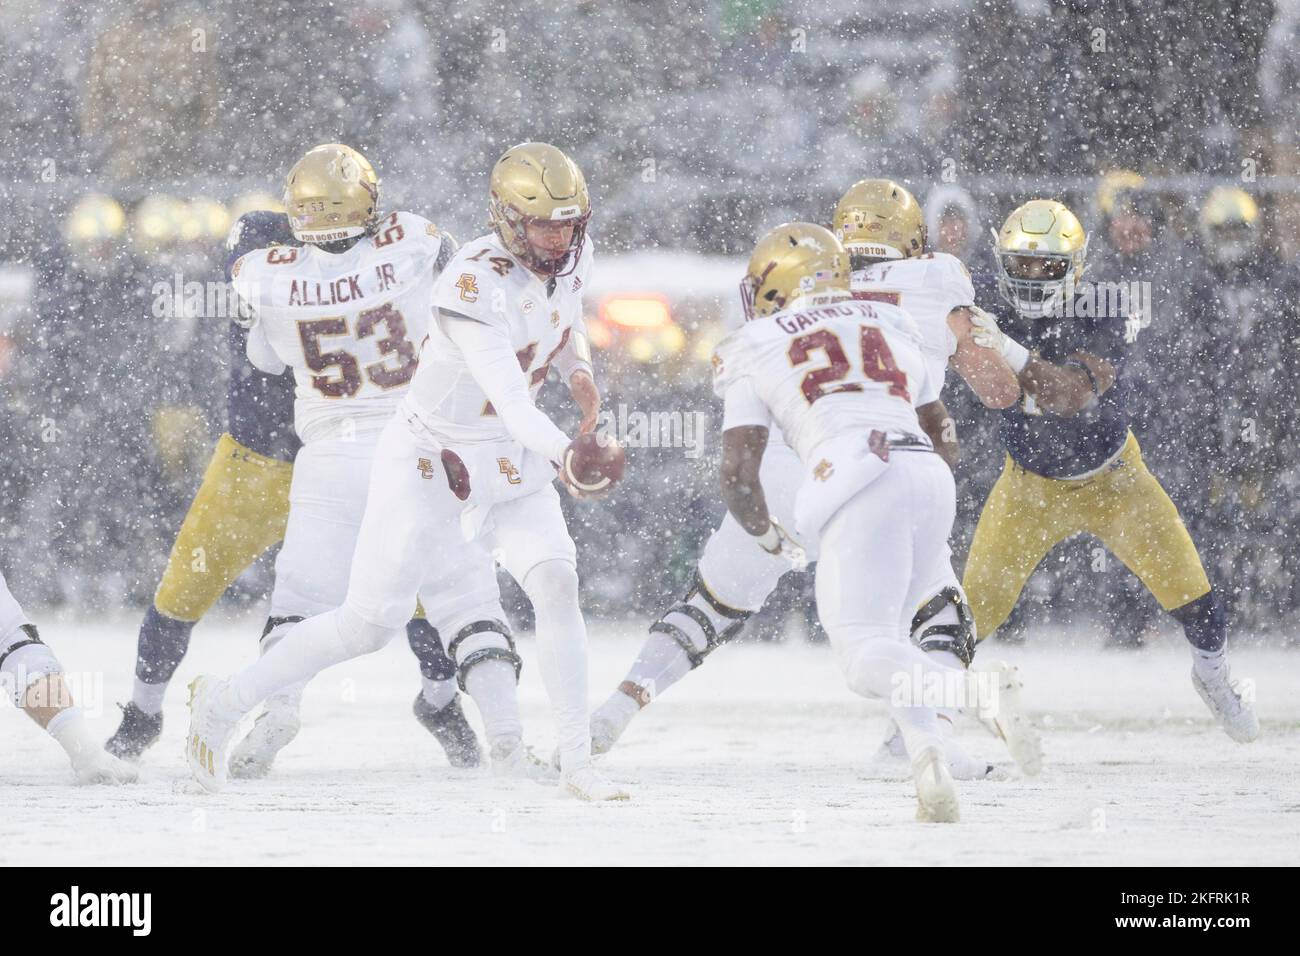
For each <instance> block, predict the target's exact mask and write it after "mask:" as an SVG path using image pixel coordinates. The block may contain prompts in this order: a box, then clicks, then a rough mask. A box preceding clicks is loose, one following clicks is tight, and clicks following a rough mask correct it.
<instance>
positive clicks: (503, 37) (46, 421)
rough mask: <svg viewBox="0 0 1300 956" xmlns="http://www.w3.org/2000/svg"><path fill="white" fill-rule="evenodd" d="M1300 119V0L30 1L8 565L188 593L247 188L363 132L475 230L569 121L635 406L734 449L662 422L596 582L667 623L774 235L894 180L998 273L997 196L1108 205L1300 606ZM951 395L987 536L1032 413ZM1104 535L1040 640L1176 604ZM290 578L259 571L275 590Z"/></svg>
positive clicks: (1195, 417)
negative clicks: (728, 329) (218, 296)
mask: <svg viewBox="0 0 1300 956" xmlns="http://www.w3.org/2000/svg"><path fill="white" fill-rule="evenodd" d="M1297 117H1300V4H1298V3H1297V2H1296V0H1277V2H1270V0H1218V2H1206V0H1182V2H1162V0H1149V2H1136V0H1125V2H1120V0H1111V2H1086V0H820V2H803V0H786V2H781V0H673V2H669V0H603V2H587V0H551V2H549V3H544V4H543V3H533V2H527V0H526V2H519V0H515V2H508V3H507V2H497V0H470V2H461V3H455V4H443V3H437V2H433V0H357V2H353V3H347V4H334V5H314V4H300V3H296V2H284V0H265V2H259V3H251V2H241V0H208V2H204V3H201V4H197V3H196V4H189V3H168V2H160V0H116V2H110V3H106V4H102V5H93V6H92V5H85V4H79V3H73V2H64V0H5V3H4V5H3V7H0V199H2V200H3V205H2V207H0V208H2V209H3V212H4V215H3V216H0V390H2V393H3V402H2V403H0V557H2V558H3V563H4V567H5V570H6V573H7V574H8V575H9V579H10V582H11V585H12V586H13V588H14V589H15V591H16V592H17V593H19V594H20V595H22V597H23V600H24V602H25V603H28V604H30V605H32V606H35V607H42V606H44V607H51V606H67V607H72V608H76V609H81V610H83V611H84V612H85V613H87V614H91V613H96V612H101V611H104V610H114V609H120V608H124V607H125V608H130V607H138V608H140V609H143V608H144V606H145V605H146V604H147V603H148V601H149V599H150V597H151V596H152V592H153V588H154V587H155V585H156V582H157V579H158V575H159V573H160V571H161V568H162V566H163V564H164V561H165V558H166V555H167V551H168V549H169V548H170V545H171V541H172V538H173V535H174V533H175V530H176V528H177V526H178V525H179V522H180V519H181V517H182V516H183V515H184V512H185V509H186V507H187V506H188V503H189V500H190V497H191V495H192V493H193V491H194V489H195V488H196V487H197V484H198V482H199V479H200V476H201V471H202V467H203V465H204V463H205V462H206V460H207V457H208V455H209V453H210V450H211V446H212V443H213V441H214V440H215V439H216V438H217V436H218V435H219V434H220V433H221V432H222V431H223V430H224V414H225V412H224V386H225V380H226V377H227V376H228V374H229V371H230V357H229V355H228V353H227V350H226V344H225V327H224V323H225V321H226V319H225V318H224V317H222V316H220V315H211V314H208V310H207V309H206V308H205V307H203V306H200V305H197V304H196V303H194V302H189V303H187V302H185V301H181V302H180V303H178V307H177V308H176V309H174V310H172V312H171V314H168V315H167V316H165V317H162V318H160V317H158V316H157V315H156V314H155V312H156V309H155V299H156V298H157V297H158V293H157V292H156V287H157V286H158V284H159V283H162V284H163V285H164V286H170V285H171V284H172V283H173V281H174V277H176V276H180V277H181V281H182V282H188V281H200V282H203V281H219V280H220V278H221V273H220V269H221V258H222V243H223V240H224V237H225V235H226V232H227V230H228V228H229V225H230V223H231V222H232V221H233V218H234V217H236V216H237V215H238V214H239V213H241V212H243V211H245V210H247V209H249V208H257V207H262V208H265V207H267V206H268V204H272V203H274V202H275V200H274V198H273V197H274V196H275V195H276V194H277V193H278V192H279V188H280V181H281V177H282V175H283V172H284V171H285V170H286V169H287V167H288V166H289V165H290V164H291V163H292V162H293V160H294V159H296V158H297V157H298V156H299V155H300V154H301V153H302V152H303V151H304V150H305V149H306V148H308V147H310V146H311V145H314V144H316V143H320V142H335V141H337V142H346V143H348V144H350V145H352V146H355V147H357V148H358V149H360V150H361V151H362V152H364V153H365V154H366V155H367V156H368V157H369V158H370V159H371V160H372V161H373V162H374V164H375V166H376V167H377V169H378V170H379V173H380V175H381V177H382V179H383V188H384V204H385V206H386V207H387V208H388V209H399V208H400V209H410V210H411V211H414V212H417V213H420V214H422V215H425V216H428V217H429V218H431V219H433V220H434V221H435V222H438V223H439V224H440V225H443V226H445V227H446V228H448V229H450V230H451V231H452V232H453V233H454V234H455V235H456V236H457V237H458V238H461V239H467V238H471V237H473V236H475V235H478V234H480V233H481V232H482V231H484V229H485V225H484V223H485V215H484V213H485V199H484V191H485V183H486V173H487V170H488V168H489V165H490V163H491V162H492V161H493V160H494V159H495V158H496V156H497V155H498V154H499V153H500V152H501V151H502V150H503V149H504V148H505V147H506V146H508V145H510V144H512V143H514V142H517V141H520V140H524V139H545V140H550V141H553V142H555V143H557V144H559V145H561V146H562V147H564V148H565V149H566V150H568V151H570V153H571V154H572V155H573V156H574V157H575V158H576V159H577V160H578V161H579V163H580V164H581V165H582V166H583V168H584V170H585V172H586V174H587V179H588V182H589V183H590V185H591V188H592V198H593V207H594V210H595V212H594V218H593V224H592V235H593V236H594V238H595V239H596V241H597V243H599V246H600V250H599V252H600V256H599V262H600V265H599V267H598V269H597V277H596V278H597V284H596V287H595V288H593V289H592V290H590V295H589V302H590V312H591V314H590V321H591V322H592V325H593V337H594V338H595V340H596V344H597V345H598V346H599V352H598V358H597V365H598V371H599V373H600V377H601V384H602V386H603V388H604V389H605V390H606V404H607V407H608V408H610V409H611V411H613V412H614V413H615V415H617V414H618V413H619V409H620V407H622V408H623V410H624V413H625V414H626V415H631V416H635V415H636V414H637V413H640V414H645V415H650V414H652V413H656V414H659V415H661V416H665V418H664V420H665V421H672V422H690V423H692V424H693V423H694V422H695V421H696V419H695V418H694V417H691V416H694V415H696V414H697V413H699V414H702V415H703V416H704V419H703V422H704V426H705V427H704V428H703V431H702V434H701V435H699V436H698V437H699V439H700V445H699V446H698V447H696V448H687V447H681V444H682V443H681V442H680V441H678V442H677V447H642V448H634V449H633V450H632V451H631V453H630V458H631V460H630V468H629V480H628V481H627V483H626V484H625V486H624V487H623V488H622V490H621V491H620V493H619V494H618V495H617V496H616V497H615V498H614V499H612V500H611V501H610V502H608V503H607V504H605V505H601V506H598V507H581V508H574V509H571V511H572V514H573V519H574V524H575V531H576V535H577V537H578V538H579V542H580V554H581V561H582V564H583V567H582V568H581V571H582V573H583V577H584V581H585V587H586V601H587V605H588V607H589V608H590V609H591V610H592V611H593V612H595V613H604V614H608V615H611V616H614V615H626V616H632V617H641V618H644V619H645V620H646V621H647V622H648V621H649V620H651V619H652V618H653V616H654V615H655V614H657V613H658V612H659V611H660V610H662V608H663V607H664V606H665V605H666V604H667V603H668V602H669V600H670V599H671V598H672V597H673V596H675V595H676V594H678V593H679V592H680V591H681V590H682V588H683V586H684V583H685V581H686V579H687V576H688V575H689V573H690V570H691V568H692V567H693V564H694V559H695V555H696V552H697V549H698V547H699V545H700V543H701V542H702V540H703V538H704V537H705V536H706V535H707V534H708V532H709V531H710V530H711V529H712V527H713V526H714V524H715V523H716V521H717V519H718V518H719V517H720V515H721V513H722V506H721V503H720V501H719V500H718V496H717V494H716V491H715V487H716V460H715V457H714V451H715V450H716V440H717V425H718V422H719V420H720V415H719V412H720V409H719V407H718V406H717V404H716V403H715V401H714V399H713V397H712V395H711V392H710V389H709V382H708V362H707V359H708V354H709V348H710V346H711V345H712V342H713V341H715V340H716V338H717V337H718V335H719V334H720V330H721V328H722V327H723V325H724V323H725V322H726V321H727V317H728V310H730V309H732V308H733V307H734V305H733V299H734V296H733V290H734V284H735V282H736V281H737V279H738V277H739V274H740V268H739V258H738V257H740V256H743V255H744V254H745V253H746V252H747V251H748V247H749V246H750V244H751V243H752V241H753V238H754V237H755V236H756V235H757V234H759V233H760V232H761V231H762V230H763V229H764V228H766V227H768V226H771V225H773V224H775V223H777V222H780V221H782V220H786V219H791V218H800V219H814V220H819V221H826V220H828V219H829V218H830V213H831V210H832V207H833V205H834V202H835V200H836V199H837V198H838V196H839V194H840V193H841V192H842V191H843V189H844V188H846V187H847V186H848V185H849V184H850V183H852V182H853V181H854V180H856V179H859V178H863V177H866V176H890V177H893V178H896V179H899V180H901V181H903V182H905V183H906V184H907V185H908V186H909V187H910V188H911V189H912V191H913V192H914V193H916V194H917V196H918V197H919V198H921V199H922V201H923V202H925V203H926V204H927V209H928V211H929V214H930V222H931V229H930V236H931V241H932V243H933V244H934V245H935V246H936V247H937V248H941V249H943V250H945V251H950V252H955V253H957V254H958V255H961V256H963V257H964V258H965V260H966V261H967V263H968V264H969V265H970V267H971V269H972V270H973V271H975V270H981V269H987V268H991V266H992V261H991V258H990V255H989V252H988V247H989V244H988V239H987V236H988V231H989V228H990V227H991V226H996V225H998V224H1000V222H1001V220H1002V218H1003V217H1004V216H1005V214H1006V213H1007V212H1008V211H1009V210H1010V209H1011V208H1012V207H1013V206H1014V205H1015V204H1017V203H1019V202H1021V201H1024V200H1026V199H1029V198H1034V197H1036V196H1043V195H1051V196H1054V197H1058V198H1061V199H1063V200H1065V201H1066V202H1067V203H1069V204H1070V205H1072V206H1073V207H1074V208H1075V209H1076V210H1077V211H1078V212H1079V213H1080V214H1081V217H1082V218H1083V220H1084V222H1085V225H1086V226H1087V227H1088V228H1089V229H1090V231H1091V233H1092V240H1091V246H1090V251H1089V261H1090V264H1091V265H1090V273H1091V275H1092V276H1093V277H1094V278H1096V277H1104V278H1107V279H1114V280H1125V281H1130V280H1135V281H1147V282H1150V283H1152V287H1153V290H1154V309H1153V313H1152V315H1151V317H1150V318H1151V324H1150V327H1149V328H1148V329H1146V330H1145V331H1144V332H1143V334H1142V335H1141V336H1140V337H1139V339H1138V341H1137V342H1136V344H1135V345H1134V350H1135V351H1134V358H1133V359H1132V361H1131V362H1130V365H1129V369H1128V372H1127V374H1128V375H1129V376H1130V377H1131V378H1132V379H1133V381H1134V383H1135V385H1136V392H1137V407H1136V409H1135V413H1136V421H1135V431H1136V432H1137V434H1138V437H1139V439H1140V440H1141V442H1142V444H1143V448H1144V451H1145V453H1146V457H1147V460H1148V462H1149V464H1150V465H1151V467H1152V469H1153V470H1154V471H1155V472H1156V473H1157V474H1158V475H1159V476H1160V477H1161V478H1162V479H1163V481H1164V482H1165V485H1166V487H1167V488H1168V489H1169V491H1170V493H1171V495H1173V497H1174V498H1175V500H1176V502H1177V503H1178V505H1179V507H1180V509H1181V510H1182V511H1183V513H1184V515H1185V516H1186V518H1187V520H1188V523H1189V525H1190V527H1191V529H1192V532H1193V535H1194V536H1195V537H1196V538H1197V540H1198V543H1199V544H1200V546H1201V548H1202V551H1203V553H1205V554H1206V556H1207V564H1208V565H1209V569H1210V573H1211V576H1212V577H1216V578H1217V579H1218V580H1219V582H1221V583H1222V584H1224V585H1225V591H1224V593H1225V595H1227V596H1228V598H1229V600H1230V601H1231V602H1232V614H1233V621H1232V629H1233V631H1234V632H1235V633H1237V634H1238V635H1248V634H1256V633H1266V632H1271V631H1276V632H1282V631H1285V630H1286V629H1287V628H1288V625H1289V615H1288V612H1289V611H1290V610H1291V609H1293V608H1295V607H1296V605H1297V597H1298V596H1300V595H1298V594H1297V590H1298V588H1300V579H1298V578H1297V561H1298V560H1300V543H1298V542H1300V505H1297V500H1298V496H1297V494H1296V491H1297V485H1298V484H1300V456H1297V455H1296V454H1295V446H1294V437H1295V436H1296V435H1297V434H1300V422H1297V412H1296V409H1295V406H1296V395H1295V391H1296V386H1295V382H1296V381H1297V376H1296V374H1295V366H1296V364H1297V359H1296V355H1295V353H1296V350H1297V346H1298V345H1300V315H1298V313H1297V310H1298V304H1300V275H1298V274H1297V266H1296V263H1297V253H1298V252H1300V189H1298V188H1297V186H1298V184H1300V129H1298V128H1297V123H1298V120H1297ZM549 392H550V394H549V397H548V399H547V401H548V402H549V403H550V405H551V406H552V407H553V408H555V409H559V410H560V411H559V412H557V414H558V415H559V417H560V418H561V420H562V421H563V422H564V423H566V424H570V425H571V424H573V423H574V421H575V418H576V416H574V415H573V414H572V411H571V410H569V409H567V408H566V407H565V398H566V397H565V395H564V390H563V389H562V388H559V387H554V386H553V387H552V388H551V389H550V390H549ZM950 407H952V408H953V409H954V411H955V412H956V413H957V415H958V419H959V426H960V429H961V439H962V442H963V445H964V451H963V455H964V461H963V464H962V468H961V470H960V474H959V494H960V502H959V505H960V509H959V527H958V533H957V539H956V541H955V546H956V547H955V550H956V554H957V558H958V561H959V562H960V560H961V558H962V555H963V553H964V544H965V541H966V540H968V538H969V535H970V532H971V530H972V529H973V526H974V520H975V518H976V516H977V514H978V509H979V506H980V504H981V503H982V501H983V498H984V495H985V493H986V492H987V490H988V488H989V487H990V485H991V484H992V481H993V478H994V477H995V475H996V473H997V470H998V469H999V468H1000V465H1001V461H1000V455H999V453H998V451H997V444H996V440H995V437H994V433H993V425H994V421H993V418H992V416H991V415H988V414H983V413H980V412H979V411H978V410H976V409H975V408H973V407H971V403H970V402H969V400H968V396H967V395H966V394H965V393H964V392H963V391H962V389H961V387H960V385H958V387H956V388H954V389H953V391H952V395H951V401H950ZM674 413H675V414H676V415H677V416H678V417H677V418H673V416H674ZM682 416H687V417H685V418H683V417H682ZM687 427H688V428H689V427H691V425H688V426H687ZM662 437H666V438H667V437H671V436H667V435H665V436H662ZM677 437H678V438H681V437H683V436H682V435H681V434H679V435H678V436H677ZM685 437H687V438H692V433H690V432H687V433H686V434H685ZM670 444H671V443H670ZM688 452H689V454H688ZM1096 549H1097V545H1096V543H1095V542H1092V541H1091V540H1078V541H1074V542H1071V543H1070V544H1069V545H1067V546H1066V547H1064V548H1062V549H1060V550H1059V551H1058V552H1057V553H1055V554H1054V555H1052V556H1051V557H1050V558H1049V559H1048V561H1047V562H1045V564H1044V566H1043V567H1042V568H1041V569H1040V571H1039V573H1038V574H1037V575H1036V576H1035V578H1034V580H1033V581H1032V582H1031V586H1030V588H1029V589H1028V591H1027V592H1026V599H1025V600H1024V601H1023V602H1022V606H1021V608H1020V609H1019V611H1018V612H1017V615H1016V617H1015V618H1014V619H1013V622H1012V625H1011V626H1010V627H1009V628H1008V629H1007V636H1008V637H1010V638H1014V636H1015V634H1016V631H1017V628H1018V627H1022V626H1023V625H1024V624H1026V623H1035V624H1048V625H1050V624H1053V623H1064V622H1071V623H1075V622H1078V621H1081V620H1089V621H1093V622H1096V623H1097V624H1098V625H1099V626H1101V627H1103V628H1104V629H1105V630H1106V631H1107V633H1108V634H1109V635H1110V636H1111V638H1112V639H1113V640H1115V641H1116V642H1119V643H1125V642H1134V641H1138V640H1140V639H1142V638H1143V637H1144V636H1149V635H1150V633H1152V632H1154V631H1159V630H1160V629H1161V628H1163V627H1165V626H1166V625H1165V624H1164V623H1163V622H1162V621H1161V619H1160V618H1161V616H1160V615H1159V613H1158V608H1157V607H1156V605H1155V603H1154V601H1153V600H1152V599H1151V598H1150V597H1149V596H1148V595H1147V594H1146V593H1145V591H1144V590H1143V589H1142V588H1141V587H1140V586H1139V585H1138V584H1137V582H1136V580H1135V579H1134V578H1133V577H1132V576H1131V575H1130V574H1129V573H1128V572H1127V571H1126V570H1125V569H1124V568H1123V567H1122V566H1121V565H1119V563H1118V562H1116V561H1114V560H1113V559H1109V558H1107V557H1105V556H1103V555H1101V554H1100V552H1098V551H1097V550H1096ZM269 572H270V564H269V562H268V561H266V560H263V561H262V562H259V564H258V565H257V566H256V567H255V568H253V569H252V570H251V571H250V572H249V573H248V574H246V575H245V576H244V577H243V578H242V579H241V580H240V581H239V582H238V583H237V584H236V586H235V587H234V588H232V591H231V593H230V594H228V595H227V598H226V601H227V602H241V601H242V602H255V601H258V600H260V599H261V597H262V596H263V595H264V594H265V593H266V591H267V589H268V585H269ZM1085 572H1086V573H1085ZM521 611H522V609H521ZM792 620H795V621H798V622H801V626H803V627H804V629H805V630H806V632H807V633H808V634H809V635H810V636H812V637H814V638H815V637H816V628H815V625H814V624H813V623H812V622H813V621H814V620H815V615H814V613H813V612H812V610H811V591H810V589H809V587H808V581H807V576H806V575H797V574H792V575H791V576H790V578H789V580H788V581H787V584H786V586H785V587H784V588H783V589H782V590H781V592H780V593H779V594H778V595H776V596H775V597H774V599H773V603H772V606H771V607H769V609H768V610H767V611H766V612H765V614H764V615H763V616H762V617H761V618H760V619H759V620H758V622H757V624H756V626H754V627H753V628H752V630H753V631H754V632H755V633H757V634H758V635H759V636H769V637H770V636H773V635H777V634H780V633H782V632H783V625H785V624H789V623H791V621H792ZM784 630H789V629H788V628H784ZM796 630H797V628H796Z"/></svg>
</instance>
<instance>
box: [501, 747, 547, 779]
mask: <svg viewBox="0 0 1300 956" xmlns="http://www.w3.org/2000/svg"><path fill="white" fill-rule="evenodd" d="M492 775H493V776H494V777H510V778H513V779H516V780H536V781H537V782H538V783H554V782H555V781H556V780H559V779H560V771H559V770H558V769H556V768H555V767H554V766H552V765H551V764H549V763H547V762H546V761H544V760H542V759H541V758H540V757H538V756H537V755H536V754H534V753H533V751H532V748H531V747H525V746H524V745H523V744H521V743H515V744H511V745H508V746H503V745H502V744H494V745H493V747H492Z"/></svg>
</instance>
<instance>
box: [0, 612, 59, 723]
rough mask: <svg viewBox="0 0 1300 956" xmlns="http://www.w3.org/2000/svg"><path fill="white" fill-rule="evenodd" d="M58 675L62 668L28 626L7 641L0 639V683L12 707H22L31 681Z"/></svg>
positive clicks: (30, 626) (21, 628) (20, 628)
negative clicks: (11, 702) (11, 701)
mask: <svg viewBox="0 0 1300 956" xmlns="http://www.w3.org/2000/svg"><path fill="white" fill-rule="evenodd" d="M61 673H63V667H62V665H61V664H59V660H58V658H57V657H55V656H54V652H53V651H52V650H50V649H49V647H47V646H46V644H45V642H44V641H42V640H41V636H40V635H39V634H38V633H37V632H36V628H35V627H34V626H32V625H31V624H24V625H22V626H21V627H19V628H18V630H17V631H15V632H14V633H13V634H11V635H10V636H9V637H6V638H0V681H3V683H4V690H5V691H6V692H7V693H8V694H9V695H10V698H11V699H12V700H13V702H14V706H15V707H22V705H23V698H24V697H25V696H26V695H27V688H28V687H30V686H31V685H32V684H33V683H34V682H35V681H37V680H40V679H41V678H42V677H46V676H48V675H50V674H61Z"/></svg>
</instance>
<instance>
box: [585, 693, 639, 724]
mask: <svg viewBox="0 0 1300 956" xmlns="http://www.w3.org/2000/svg"><path fill="white" fill-rule="evenodd" d="M640 710H641V704H640V703H638V702H637V701H635V700H633V699H632V698H631V697H629V696H628V695H627V694H625V693H623V691H622V689H619V690H616V691H614V693H612V694H610V695H609V697H608V698H606V700H605V703H603V704H601V705H600V706H599V707H598V708H596V713H595V714H594V715H593V716H595V717H598V718H600V719H601V720H603V721H605V722H606V723H610V724H613V725H614V726H616V727H617V728H618V732H619V733H620V734H621V733H622V732H623V731H624V730H626V729H627V725H628V724H630V723H631V722H632V718H633V717H635V716H636V715H637V713H638V712H639V711H640Z"/></svg>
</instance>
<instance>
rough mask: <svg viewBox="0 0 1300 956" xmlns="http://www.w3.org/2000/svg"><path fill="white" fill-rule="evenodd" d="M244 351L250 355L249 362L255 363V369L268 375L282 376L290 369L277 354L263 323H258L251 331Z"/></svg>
mask: <svg viewBox="0 0 1300 956" xmlns="http://www.w3.org/2000/svg"><path fill="white" fill-rule="evenodd" d="M244 351H245V353H246V354H247V355H248V360H249V361H250V362H252V363H253V367H254V368H255V369H257V370H258V371H259V372H265V373H266V374H267V375H282V374H284V370H285V369H286V368H287V367H288V366H287V365H286V364H285V363H284V361H283V360H282V359H281V358H280V356H278V355H276V354H275V348H274V347H273V346H272V345H271V342H270V340H269V339H267V337H266V329H265V328H263V326H262V323H261V322H258V323H256V324H255V325H254V326H253V327H252V329H250V330H249V332H248V342H247V344H246V345H245V347H244Z"/></svg>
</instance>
